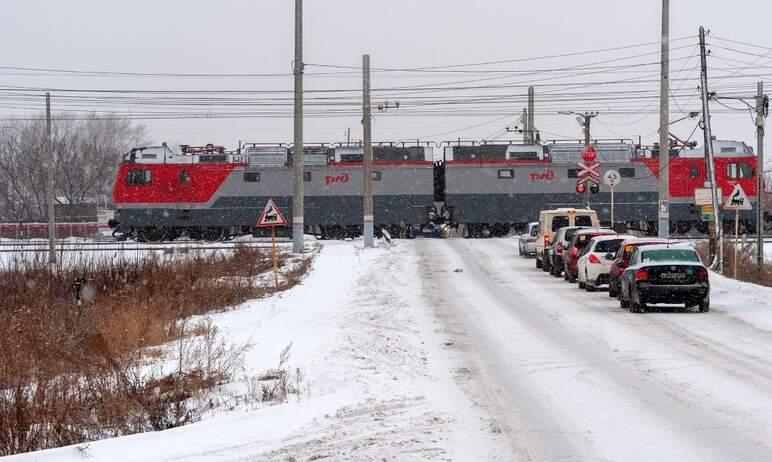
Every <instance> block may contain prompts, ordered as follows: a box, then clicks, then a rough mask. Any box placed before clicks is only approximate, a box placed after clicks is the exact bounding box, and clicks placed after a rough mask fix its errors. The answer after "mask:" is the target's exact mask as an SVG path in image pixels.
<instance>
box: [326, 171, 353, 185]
mask: <svg viewBox="0 0 772 462" xmlns="http://www.w3.org/2000/svg"><path fill="white" fill-rule="evenodd" d="M333 183H348V173H341V174H340V175H327V176H325V177H324V184H325V185H329V184H333Z"/></svg>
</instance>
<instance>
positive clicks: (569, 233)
mask: <svg viewBox="0 0 772 462" xmlns="http://www.w3.org/2000/svg"><path fill="white" fill-rule="evenodd" d="M577 231H579V230H578V229H577V228H569V229H567V230H566V236H565V237H564V238H563V240H565V241H570V240H571V239H573V238H574V234H576V232H577Z"/></svg>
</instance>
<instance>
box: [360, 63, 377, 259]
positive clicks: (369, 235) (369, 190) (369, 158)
mask: <svg viewBox="0 0 772 462" xmlns="http://www.w3.org/2000/svg"><path fill="white" fill-rule="evenodd" d="M362 128H363V131H364V143H365V145H364V149H363V150H364V152H363V156H362V157H363V161H364V162H363V163H364V236H363V237H364V241H365V248H366V249H367V248H372V247H373V221H374V220H373V178H372V169H371V168H370V164H371V163H372V162H373V143H372V141H373V137H372V117H371V115H370V55H362Z"/></svg>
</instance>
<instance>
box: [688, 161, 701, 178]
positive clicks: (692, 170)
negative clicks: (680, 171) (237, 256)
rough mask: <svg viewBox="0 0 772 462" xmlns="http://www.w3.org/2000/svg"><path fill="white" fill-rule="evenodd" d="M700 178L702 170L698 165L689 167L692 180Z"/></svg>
mask: <svg viewBox="0 0 772 462" xmlns="http://www.w3.org/2000/svg"><path fill="white" fill-rule="evenodd" d="M699 176H700V168H699V167H697V166H696V165H694V164H692V165H691V166H690V167H689V177H690V178H699Z"/></svg>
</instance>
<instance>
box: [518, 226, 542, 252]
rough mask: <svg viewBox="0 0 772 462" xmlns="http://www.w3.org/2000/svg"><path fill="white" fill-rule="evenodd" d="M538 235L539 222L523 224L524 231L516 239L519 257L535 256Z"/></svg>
mask: <svg viewBox="0 0 772 462" xmlns="http://www.w3.org/2000/svg"><path fill="white" fill-rule="evenodd" d="M538 235H539V222H538V221H534V222H531V223H528V224H527V225H526V226H525V231H524V232H523V234H521V235H520V238H519V239H518V240H517V248H518V251H519V253H520V256H521V257H530V256H536V237H537V236H538Z"/></svg>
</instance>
